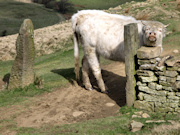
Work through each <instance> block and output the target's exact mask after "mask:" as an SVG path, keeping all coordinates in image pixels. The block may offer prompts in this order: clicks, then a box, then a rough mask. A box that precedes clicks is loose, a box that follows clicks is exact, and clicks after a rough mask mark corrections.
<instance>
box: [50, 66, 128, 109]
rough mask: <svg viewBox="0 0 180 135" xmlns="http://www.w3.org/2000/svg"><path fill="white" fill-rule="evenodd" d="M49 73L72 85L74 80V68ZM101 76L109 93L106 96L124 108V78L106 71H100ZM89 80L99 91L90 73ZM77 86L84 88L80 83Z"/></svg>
mask: <svg viewBox="0 0 180 135" xmlns="http://www.w3.org/2000/svg"><path fill="white" fill-rule="evenodd" d="M51 72H53V73H56V74H59V75H61V76H63V77H64V78H65V79H67V80H68V81H69V82H70V83H71V84H74V82H75V80H76V79H75V74H74V68H67V69H55V70H51ZM102 76H103V80H104V82H105V84H106V85H107V87H108V88H109V91H110V93H108V94H107V95H108V96H109V97H110V98H111V99H112V100H114V101H115V102H116V103H117V104H118V105H119V106H124V105H125V104H126V91H125V86H126V77H124V76H120V75H117V74H114V73H113V72H110V71H107V70H102ZM90 80H91V83H92V85H93V88H94V89H95V90H97V91H99V88H98V86H97V82H96V79H95V78H94V76H93V75H92V73H91V74H90ZM79 86H81V87H82V88H84V87H83V85H82V82H81V83H80V84H79ZM84 90H85V88H84Z"/></svg>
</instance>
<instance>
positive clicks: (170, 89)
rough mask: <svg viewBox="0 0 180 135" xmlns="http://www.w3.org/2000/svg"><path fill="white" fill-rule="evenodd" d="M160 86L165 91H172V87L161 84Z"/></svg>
mask: <svg viewBox="0 0 180 135" xmlns="http://www.w3.org/2000/svg"><path fill="white" fill-rule="evenodd" d="M162 88H163V89H164V90H166V91H173V88H172V87H167V86H162Z"/></svg>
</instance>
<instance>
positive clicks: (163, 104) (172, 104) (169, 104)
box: [154, 102, 179, 108]
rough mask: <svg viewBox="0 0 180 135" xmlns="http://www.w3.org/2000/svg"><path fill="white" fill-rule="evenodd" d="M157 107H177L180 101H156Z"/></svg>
mask: <svg viewBox="0 0 180 135" xmlns="http://www.w3.org/2000/svg"><path fill="white" fill-rule="evenodd" d="M154 104H155V107H160V108H166V107H170V108H177V107H178V106H179V103H160V102H155V103H154Z"/></svg>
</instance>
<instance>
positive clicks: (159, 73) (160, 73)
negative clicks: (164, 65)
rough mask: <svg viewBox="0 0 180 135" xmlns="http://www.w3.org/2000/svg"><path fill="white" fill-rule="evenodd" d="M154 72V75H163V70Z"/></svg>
mask: <svg viewBox="0 0 180 135" xmlns="http://www.w3.org/2000/svg"><path fill="white" fill-rule="evenodd" d="M155 74H156V75H159V76H163V75H164V72H160V71H158V72H155Z"/></svg>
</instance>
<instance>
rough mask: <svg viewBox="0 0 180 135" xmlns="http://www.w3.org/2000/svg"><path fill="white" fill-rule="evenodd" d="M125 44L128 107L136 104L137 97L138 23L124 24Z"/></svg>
mask: <svg viewBox="0 0 180 135" xmlns="http://www.w3.org/2000/svg"><path fill="white" fill-rule="evenodd" d="M124 45H125V48H124V50H125V72H126V78H127V82H126V104H127V106H128V107H130V106H132V105H133V104H134V101H135V99H136V90H135V87H136V79H135V74H136V72H135V65H136V64H135V57H136V53H137V49H138V48H139V47H140V41H139V34H138V27H137V24H136V23H132V24H128V25H125V26H124Z"/></svg>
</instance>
